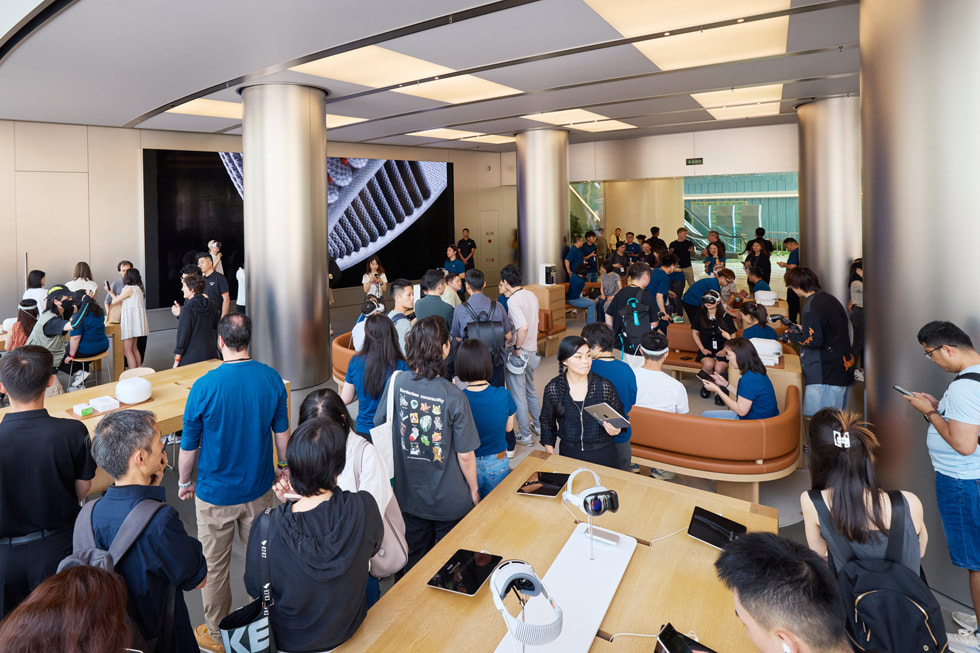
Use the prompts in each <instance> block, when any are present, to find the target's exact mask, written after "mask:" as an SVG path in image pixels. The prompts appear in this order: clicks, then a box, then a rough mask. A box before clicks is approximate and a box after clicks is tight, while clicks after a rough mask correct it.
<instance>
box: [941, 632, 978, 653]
mask: <svg viewBox="0 0 980 653" xmlns="http://www.w3.org/2000/svg"><path fill="white" fill-rule="evenodd" d="M946 639H947V640H949V650H950V653H980V639H977V635H976V633H975V632H974V631H972V630H967V629H965V628H960V630H959V632H956V633H946Z"/></svg>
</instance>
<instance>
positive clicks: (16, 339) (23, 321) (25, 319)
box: [4, 299, 38, 351]
mask: <svg viewBox="0 0 980 653" xmlns="http://www.w3.org/2000/svg"><path fill="white" fill-rule="evenodd" d="M37 316H38V310H37V302H36V301H35V300H33V299H22V300H20V304H18V305H17V321H16V322H14V324H13V326H11V327H10V333H8V334H7V341H6V342H5V343H4V347H5V349H6V350H7V351H13V350H15V349H17V348H18V347H20V346H22V345H24V344H25V343H26V342H27V338H28V336H30V335H31V331H33V330H34V325H35V324H37Z"/></svg>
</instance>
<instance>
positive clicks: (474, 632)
mask: <svg viewBox="0 0 980 653" xmlns="http://www.w3.org/2000/svg"><path fill="white" fill-rule="evenodd" d="M583 466H585V467H590V468H592V469H594V470H595V471H596V472H597V473H598V474H599V476H600V478H601V480H602V484H603V485H604V486H605V487H607V488H609V489H612V490H616V491H617V492H618V493H619V495H620V509H619V511H618V512H616V513H613V514H607V515H603V516H602V517H599V518H597V519H596V522H595V523H596V525H597V526H601V527H603V528H608V529H611V530H615V531H619V532H621V533H625V534H627V535H630V536H632V537H634V538H636V539H637V540H638V543H639V546H637V549H636V551H635V552H634V554H633V557H632V559H631V561H630V564H629V567H628V568H627V569H626V575H625V576H624V578H623V580H622V582H621V583H620V585H619V588H618V590H617V592H616V595H615V596H614V597H613V600H612V603H611V605H610V606H609V610H608V611H607V613H606V616H605V618H604V619H603V622H602V625H601V627H600V629H599V633H598V638H597V639H596V640H595V642H594V643H593V646H592V650H594V651H607V650H608V651H634V650H636V651H640V650H643V651H651V650H653V646H652V645H651V640H650V639H649V638H625V637H624V638H617V639H616V640H615V641H614V642H608V641H605V639H603V638H604V637H605V638H608V636H609V635H612V634H615V633H620V632H633V633H654V634H655V633H656V632H657V631H658V630H659V627H660V625H661V624H663V623H666V622H667V621H670V622H671V623H673V624H674V626H675V627H677V629H678V630H681V631H682V632H687V631H688V630H692V629H693V630H695V631H696V632H697V633H698V636H699V637H700V638H701V640H702V641H703V642H705V644H707V645H709V646H711V647H712V648H715V649H716V650H718V651H725V653H732V652H734V653H738V652H740V651H746V652H748V651H754V650H755V648H754V647H753V646H752V644H751V642H750V641H749V639H748V637H747V636H746V635H745V629H744V627H743V626H742V623H741V622H740V621H739V619H738V617H736V616H735V611H734V607H733V604H732V596H731V592H729V591H728V590H727V589H725V587H724V586H723V585H722V584H721V583H720V582H719V581H718V579H717V577H716V575H715V571H714V566H713V565H714V561H715V559H716V558H717V555H718V551H717V550H716V549H714V548H712V547H710V546H708V545H707V544H703V543H701V542H698V541H696V540H693V539H691V538H690V537H688V536H687V534H686V532H680V533H677V534H676V535H673V536H671V537H668V538H666V539H664V540H661V541H658V542H654V543H653V544H652V545H651V544H650V543H651V541H652V540H655V539H657V538H660V537H663V536H665V535H669V534H670V533H673V532H675V531H678V530H681V529H684V531H686V529H687V525H688V523H689V522H690V519H691V513H692V512H693V510H694V507H695V506H702V507H704V508H706V509H708V510H712V511H715V512H719V513H721V514H723V515H725V516H726V517H728V518H730V519H734V520H735V521H738V522H740V523H742V524H745V525H746V526H747V527H748V528H749V530H750V531H771V532H775V531H776V529H777V527H778V520H777V512H776V510H775V509H773V508H768V507H766V506H760V505H755V504H750V503H748V502H746V501H742V500H739V499H733V498H730V497H724V496H719V495H717V494H712V493H709V492H703V491H701V490H695V489H692V488H688V487H684V486H681V485H677V484H673V483H665V482H663V481H657V480H654V479H651V478H646V477H641V476H637V475H634V474H629V473H626V472H622V471H619V470H614V469H611V468H607V467H601V466H598V465H587V464H582V463H579V462H578V461H575V460H572V459H570V458H564V457H562V456H558V455H548V454H546V453H544V452H540V451H535V452H532V453H531V454H530V455H529V456H528V457H527V459H525V460H524V462H522V463H521V464H520V465H519V466H518V467H517V468H516V469H515V470H513V471H512V472H511V474H510V475H509V476H508V477H507V478H506V479H505V480H504V481H503V482H502V483H501V484H500V485H499V486H498V487H497V489H495V490H494V491H493V492H492V493H491V494H490V495H489V496H488V497H487V498H486V499H484V500H483V501H482V502H480V505H478V506H477V507H476V508H474V509H473V511H472V512H470V514H469V515H467V516H466V518H464V519H463V521H461V522H460V523H459V525H458V526H457V527H456V528H454V529H453V530H452V531H451V532H450V533H449V534H448V535H447V536H446V537H445V538H444V539H443V540H442V541H441V542H439V544H437V545H436V546H435V548H434V549H433V550H432V551H431V552H430V553H429V554H428V555H427V556H425V558H423V559H422V560H421V561H420V562H419V563H418V564H417V565H416V566H415V567H414V568H413V569H412V570H411V571H410V572H408V573H407V574H406V575H405V577H404V578H402V579H401V580H400V581H398V582H397V583H396V584H395V586H394V587H393V588H392V589H391V590H389V591H388V592H387V593H386V594H385V595H384V596H383V597H381V600H380V601H379V602H378V603H377V604H376V605H375V606H374V607H373V608H371V610H370V611H369V612H368V615H367V618H366V619H365V621H364V623H363V624H362V625H361V627H360V629H359V630H358V632H357V633H356V634H355V635H354V637H353V638H352V639H351V640H350V641H348V642H347V643H346V644H344V645H343V646H340V647H338V648H337V649H336V650H337V651H338V652H344V653H346V652H348V651H393V652H394V651H398V652H402V651H426V652H429V651H460V650H466V651H493V650H494V649H495V648H496V647H497V645H498V644H499V643H500V640H501V638H502V637H503V636H504V635H505V634H506V627H505V626H504V621H503V619H502V618H501V617H500V614H499V613H497V611H496V610H495V609H494V604H493V599H492V598H491V596H490V592H489V590H488V586H487V585H485V586H484V587H483V588H481V589H480V591H479V592H478V593H477V595H476V596H474V597H471V598H468V597H464V596H460V595H456V594H452V593H449V592H443V591H440V590H436V589H432V588H429V587H426V585H425V583H426V581H427V580H428V579H429V578H430V577H431V576H432V575H433V574H434V573H435V572H436V571H437V570H438V569H439V567H440V566H442V564H443V563H444V562H445V561H446V560H448V559H449V557H450V556H451V555H452V554H453V553H454V552H455V551H456V549H460V548H465V549H471V550H475V551H480V550H483V549H486V550H487V551H489V552H491V553H494V554H497V555H502V556H504V559H508V558H518V559H521V560H526V561H527V562H529V563H530V564H531V565H532V566H533V567H534V568H535V571H536V572H537V573H538V575H539V576H542V577H543V576H544V575H545V574H546V573H547V571H548V569H549V567H550V566H551V563H552V561H554V559H555V557H556V556H557V555H558V552H559V551H560V550H561V548H562V547H563V546H564V544H565V542H566V540H567V539H568V538H569V536H570V535H571V534H572V531H573V530H574V529H575V525H576V523H577V521H576V519H578V518H581V519H582V520H584V519H585V517H584V515H582V514H581V513H580V512H579V511H577V510H575V509H574V508H571V507H570V508H571V509H572V510H574V511H575V518H573V516H572V514H570V513H569V512H568V511H566V510H565V509H564V508H563V507H562V505H561V503H560V499H558V498H555V499H545V498H538V497H523V496H518V495H516V494H515V492H516V490H517V488H518V487H519V486H520V485H521V484H522V483H523V482H524V481H525V480H527V478H528V476H530V475H531V473H532V472H535V471H558V472H566V473H570V472H572V471H574V470H575V469H577V468H579V467H583ZM590 478H591V477H590ZM576 480H577V483H576V488H575V489H576V490H579V491H581V490H582V489H584V488H585V485H584V480H583V479H581V478H580V479H576ZM578 483H582V487H579V486H578ZM511 603H513V601H508V602H505V604H506V605H508V606H510V607H511V609H512V610H513V606H511Z"/></svg>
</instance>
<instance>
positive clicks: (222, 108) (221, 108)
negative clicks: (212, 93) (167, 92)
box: [166, 98, 242, 120]
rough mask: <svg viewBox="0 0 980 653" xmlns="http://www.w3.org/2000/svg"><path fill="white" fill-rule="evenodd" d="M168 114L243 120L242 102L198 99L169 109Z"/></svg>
mask: <svg viewBox="0 0 980 653" xmlns="http://www.w3.org/2000/svg"><path fill="white" fill-rule="evenodd" d="M166 112H167V113H181V114H186V115H191V116H208V117H211V118H228V119H229V120H241V119H242V104H241V102H226V101H224V100H206V99H204V98H198V99H197V100H191V101H190V102H184V103H183V104H181V105H179V106H176V107H174V108H172V109H167V111H166Z"/></svg>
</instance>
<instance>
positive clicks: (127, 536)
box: [109, 499, 166, 565]
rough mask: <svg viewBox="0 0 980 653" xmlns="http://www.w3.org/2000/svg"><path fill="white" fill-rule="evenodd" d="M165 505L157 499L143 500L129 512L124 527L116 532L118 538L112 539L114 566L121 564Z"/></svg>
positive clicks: (111, 553) (110, 550) (110, 553)
mask: <svg viewBox="0 0 980 653" xmlns="http://www.w3.org/2000/svg"><path fill="white" fill-rule="evenodd" d="M164 505H166V504H164V503H163V502H161V501H157V500H156V499H143V500H142V501H140V502H139V503H137V504H136V506H135V507H134V508H133V509H132V510H130V511H129V514H128V515H126V519H124V520H123V523H122V526H120V527H119V530H118V531H116V536H115V537H114V538H112V544H110V545H109V555H111V556H112V562H113V564H117V565H118V564H119V561H120V560H121V559H122V557H123V556H124V555H126V552H127V551H129V549H130V548H132V546H133V543H134V542H136V540H137V538H139V536H140V534H141V533H142V532H143V531H144V530H145V529H146V527H147V525H148V524H149V523H150V520H151V519H153V515H155V514H156V513H157V511H158V510H160V508H163V506H164Z"/></svg>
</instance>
